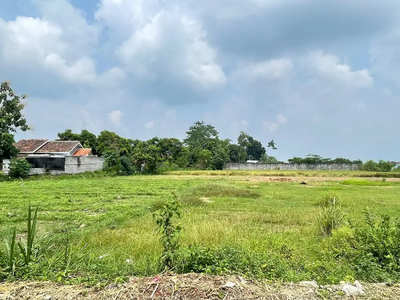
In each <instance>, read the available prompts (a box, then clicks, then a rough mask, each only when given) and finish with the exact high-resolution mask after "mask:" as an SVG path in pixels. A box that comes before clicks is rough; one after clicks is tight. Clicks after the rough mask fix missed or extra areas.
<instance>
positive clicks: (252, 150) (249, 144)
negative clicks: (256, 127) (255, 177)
mask: <svg viewBox="0 0 400 300" xmlns="http://www.w3.org/2000/svg"><path fill="white" fill-rule="evenodd" d="M238 144H239V147H240V148H239V149H240V150H239V153H240V158H242V151H244V152H245V153H246V158H245V159H254V160H260V159H261V157H262V156H263V155H264V154H265V153H266V150H265V148H264V147H263V145H262V144H261V142H259V141H257V140H256V139H254V138H253V137H252V136H250V135H249V134H247V133H246V132H243V131H241V132H240V135H239V137H238ZM241 161H243V160H242V159H241Z"/></svg>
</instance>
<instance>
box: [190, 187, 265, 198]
mask: <svg viewBox="0 0 400 300" xmlns="http://www.w3.org/2000/svg"><path fill="white" fill-rule="evenodd" d="M192 193H193V194H194V195H198V196H203V197H239V198H240V197H243V198H258V197H260V196H261V195H260V193H259V192H258V191H255V190H251V189H246V188H242V187H236V186H232V185H220V184H204V185H199V186H196V187H194V188H193V190H192Z"/></svg>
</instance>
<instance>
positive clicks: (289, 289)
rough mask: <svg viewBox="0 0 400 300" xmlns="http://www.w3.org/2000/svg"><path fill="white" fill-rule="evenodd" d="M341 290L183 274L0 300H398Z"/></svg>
mask: <svg viewBox="0 0 400 300" xmlns="http://www.w3.org/2000/svg"><path fill="white" fill-rule="evenodd" d="M342 287H343V285H330V286H319V287H317V286H315V287H314V286H313V285H312V284H307V283H298V284H276V283H275V284H271V283H268V282H251V281H245V280H244V279H243V278H241V277H237V276H232V277H218V276H208V275H199V274H185V275H177V276H174V275H159V276H156V277H151V278H131V279H130V280H129V282H128V283H126V284H123V285H119V286H117V285H109V286H107V287H103V288H99V287H91V288H88V287H85V286H83V285H61V284H55V283H47V282H30V283H27V282H21V283H3V284H0V299H1V300H6V299H7V300H11V299H13V300H16V299H40V300H55V299H70V300H72V299H76V300H78V299H96V300H97V299H99V300H101V299H123V300H124V299H226V300H228V299H268V300H295V299H296V300H303V299H307V300H308V299H311V300H314V299H315V300H316V299H333V300H337V299H371V300H372V299H400V286H399V285H397V286H388V285H386V284H362V287H363V292H364V294H363V295H353V296H346V295H345V294H344V293H343V291H342Z"/></svg>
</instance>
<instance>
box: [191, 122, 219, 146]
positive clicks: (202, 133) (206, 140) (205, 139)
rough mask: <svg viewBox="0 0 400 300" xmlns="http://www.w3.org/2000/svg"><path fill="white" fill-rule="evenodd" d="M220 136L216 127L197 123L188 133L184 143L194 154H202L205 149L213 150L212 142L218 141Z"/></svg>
mask: <svg viewBox="0 0 400 300" xmlns="http://www.w3.org/2000/svg"><path fill="white" fill-rule="evenodd" d="M218 134H219V133H218V131H217V130H216V129H215V128H214V126H212V125H209V124H205V123H204V122H203V121H202V122H199V121H197V122H195V123H194V125H193V126H191V127H190V128H189V130H188V131H187V132H186V135H187V136H186V139H184V141H183V142H184V143H185V144H186V145H187V146H188V147H189V148H190V150H191V151H194V152H200V151H201V150H203V149H208V150H211V149H210V147H211V146H212V144H213V143H212V142H213V141H214V140H216V139H218Z"/></svg>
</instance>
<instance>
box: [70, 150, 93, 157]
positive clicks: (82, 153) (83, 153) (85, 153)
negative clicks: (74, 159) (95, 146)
mask: <svg viewBox="0 0 400 300" xmlns="http://www.w3.org/2000/svg"><path fill="white" fill-rule="evenodd" d="M90 154H92V149H78V150H76V152H75V153H74V156H88V155H90Z"/></svg>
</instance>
